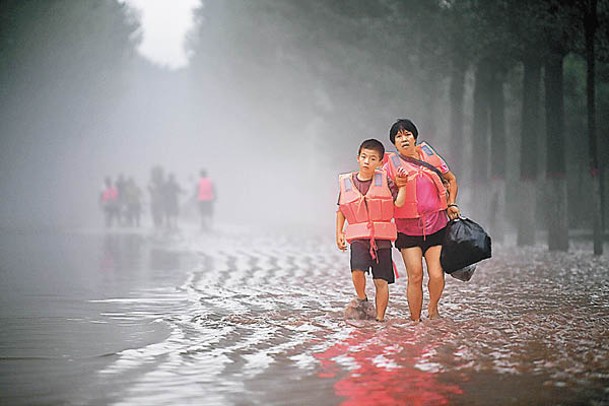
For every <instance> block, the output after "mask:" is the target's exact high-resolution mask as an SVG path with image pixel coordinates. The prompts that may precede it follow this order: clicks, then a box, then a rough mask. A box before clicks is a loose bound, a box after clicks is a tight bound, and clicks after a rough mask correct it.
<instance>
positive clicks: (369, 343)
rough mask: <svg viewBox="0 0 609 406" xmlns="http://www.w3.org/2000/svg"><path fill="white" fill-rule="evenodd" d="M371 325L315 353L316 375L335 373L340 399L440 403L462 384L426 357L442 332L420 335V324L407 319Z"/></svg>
mask: <svg viewBox="0 0 609 406" xmlns="http://www.w3.org/2000/svg"><path fill="white" fill-rule="evenodd" d="M390 324H391V325H390V326H385V325H370V326H368V327H365V328H360V329H356V330H354V331H352V332H351V333H350V334H349V336H348V337H347V338H346V339H345V340H344V341H341V342H338V343H336V344H334V345H333V346H332V347H330V348H328V349H326V350H325V351H323V352H320V353H317V354H315V358H316V359H317V360H319V362H320V363H321V370H320V372H319V373H318V376H319V377H320V378H327V379H335V378H338V381H337V382H336V383H335V384H334V390H335V393H336V394H337V395H338V396H341V397H343V398H345V400H344V402H342V403H341V404H342V405H369V404H379V405H390V404H411V405H445V404H448V403H449V400H450V399H451V398H452V397H454V396H455V395H460V394H462V393H463V390H462V389H461V388H460V387H459V386H457V385H455V384H451V383H445V382H442V381H441V380H440V379H439V375H438V374H437V372H438V371H436V370H435V369H437V367H436V366H435V365H433V364H432V363H430V361H429V358H430V357H433V356H434V355H435V352H436V349H437V348H438V346H439V342H441V340H442V337H441V335H439V336H437V337H435V340H433V341H428V340H425V337H424V334H420V331H421V330H422V329H424V328H425V327H423V326H413V325H412V324H411V323H410V322H407V321H405V322H396V321H393V322H390Z"/></svg>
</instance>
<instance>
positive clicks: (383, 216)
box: [338, 170, 397, 258]
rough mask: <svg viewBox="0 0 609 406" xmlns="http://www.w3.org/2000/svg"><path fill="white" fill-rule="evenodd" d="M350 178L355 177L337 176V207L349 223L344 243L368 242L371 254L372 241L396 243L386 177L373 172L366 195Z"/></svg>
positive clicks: (351, 175)
mask: <svg viewBox="0 0 609 406" xmlns="http://www.w3.org/2000/svg"><path fill="white" fill-rule="evenodd" d="M353 176H355V173H347V174H342V175H340V176H339V183H340V198H339V201H338V204H339V207H340V211H341V212H342V213H343V214H344V216H345V218H346V219H347V223H348V224H347V228H346V230H345V238H346V240H347V242H349V243H350V242H351V241H353V240H356V239H369V240H370V246H371V251H372V250H373V249H376V245H375V243H374V240H375V239H378V240H391V241H395V240H396V238H397V229H396V226H395V223H393V221H392V220H393V208H394V203H393V196H392V194H391V190H389V186H387V175H386V173H385V172H384V171H379V170H377V171H375V172H374V177H373V180H372V183H371V184H370V189H368V192H367V193H366V194H365V195H362V193H361V192H360V191H359V190H358V189H357V187H355V185H354V184H353ZM374 257H375V256H374V255H373V258H374Z"/></svg>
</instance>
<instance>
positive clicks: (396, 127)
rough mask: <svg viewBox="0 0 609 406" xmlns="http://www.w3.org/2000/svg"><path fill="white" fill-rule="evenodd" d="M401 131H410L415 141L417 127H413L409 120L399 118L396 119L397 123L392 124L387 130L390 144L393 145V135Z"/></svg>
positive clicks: (417, 132) (417, 131)
mask: <svg viewBox="0 0 609 406" xmlns="http://www.w3.org/2000/svg"><path fill="white" fill-rule="evenodd" d="M401 130H406V131H410V132H411V133H412V135H414V139H415V140H416V139H417V137H418V136H419V130H417V126H416V125H414V123H413V122H412V121H411V120H410V119H408V118H400V119H398V121H396V122H395V123H393V125H392V126H391V129H390V130H389V139H390V140H391V143H392V144H395V135H396V134H397V133H398V132H399V131H401Z"/></svg>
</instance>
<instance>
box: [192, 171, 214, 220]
mask: <svg viewBox="0 0 609 406" xmlns="http://www.w3.org/2000/svg"><path fill="white" fill-rule="evenodd" d="M196 196H197V202H198V204H199V212H200V214H201V229H202V230H204V231H206V230H209V229H210V228H211V219H212V217H213V214H214V202H215V200H216V190H215V187H214V184H213V183H212V181H211V179H210V178H209V177H208V176H207V171H206V170H205V169H202V170H201V172H200V177H199V182H198V183H197V189H196Z"/></svg>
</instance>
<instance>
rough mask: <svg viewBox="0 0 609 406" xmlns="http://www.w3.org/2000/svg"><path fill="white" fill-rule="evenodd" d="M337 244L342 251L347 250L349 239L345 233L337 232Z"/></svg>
mask: <svg viewBox="0 0 609 406" xmlns="http://www.w3.org/2000/svg"><path fill="white" fill-rule="evenodd" d="M336 246H337V247H338V249H339V250H341V251H345V250H346V249H347V241H346V240H345V233H337V234H336Z"/></svg>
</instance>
